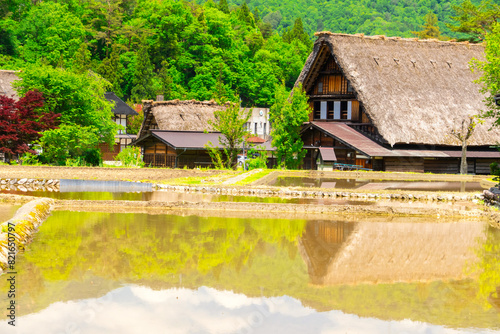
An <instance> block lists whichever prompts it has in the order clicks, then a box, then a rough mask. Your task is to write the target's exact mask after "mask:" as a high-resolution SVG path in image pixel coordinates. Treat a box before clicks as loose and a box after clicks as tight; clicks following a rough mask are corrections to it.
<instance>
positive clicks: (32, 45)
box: [0, 0, 312, 106]
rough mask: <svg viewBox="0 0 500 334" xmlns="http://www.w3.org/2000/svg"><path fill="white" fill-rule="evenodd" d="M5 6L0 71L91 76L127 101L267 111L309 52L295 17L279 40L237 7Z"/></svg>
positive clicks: (171, 0) (168, 3) (114, 0)
mask: <svg viewBox="0 0 500 334" xmlns="http://www.w3.org/2000/svg"><path fill="white" fill-rule="evenodd" d="M14 2H15V4H13V5H12V6H10V5H5V6H3V5H0V9H1V11H0V31H1V32H2V34H0V35H1V36H2V37H1V38H0V68H3V69H22V68H24V67H26V66H28V64H37V65H44V66H52V67H57V68H59V69H61V71H71V72H77V73H86V72H87V71H88V70H91V71H93V72H94V73H97V74H99V75H100V76H102V77H103V78H104V79H106V80H107V81H108V82H109V84H110V86H109V88H110V90H113V91H114V92H116V93H117V95H118V96H121V97H125V98H126V99H129V100H131V101H134V102H140V101H141V100H142V99H151V98H154V97H155V95H157V94H163V95H164V97H165V99H175V98H179V99H197V100H208V99H211V98H216V97H220V96H226V97H227V96H236V95H238V96H239V97H240V98H241V101H242V104H243V105H245V106H253V105H256V106H269V105H270V104H272V102H273V97H274V86H275V84H276V83H278V82H279V81H281V80H282V79H285V82H286V84H287V86H288V87H289V88H291V87H292V85H293V84H294V82H295V80H296V78H297V76H298V74H299V73H300V70H301V69H302V66H303V64H304V61H305V59H306V57H307V55H308V54H309V52H310V51H311V45H312V41H311V39H310V38H309V36H308V35H307V34H306V33H305V32H304V30H303V27H302V23H301V21H300V20H297V24H296V26H295V27H294V29H292V30H291V31H290V32H289V33H287V34H286V35H285V36H283V38H282V37H281V36H280V35H278V34H276V33H273V31H272V30H269V29H268V27H267V26H265V25H264V24H263V23H262V21H261V20H260V18H259V17H257V16H254V15H253V14H252V13H251V11H250V10H249V8H248V7H247V6H246V4H245V5H243V6H240V7H232V8H231V10H229V8H228V7H227V6H223V4H221V6H218V5H216V4H215V3H214V2H211V1H209V2H207V3H205V4H204V5H203V6H200V5H195V4H193V3H189V2H181V1H175V0H165V1H145V0H139V1H130V0H127V1H121V0H110V1H101V0H97V1H71V0H66V1H57V2H56V1H44V2H30V1H24V0H18V1H14ZM234 102H237V101H234Z"/></svg>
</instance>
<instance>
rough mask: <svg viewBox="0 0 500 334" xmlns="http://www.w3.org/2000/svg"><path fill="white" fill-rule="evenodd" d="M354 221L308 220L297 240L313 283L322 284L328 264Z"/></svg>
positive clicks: (350, 231) (350, 229)
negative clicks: (300, 236)
mask: <svg viewBox="0 0 500 334" xmlns="http://www.w3.org/2000/svg"><path fill="white" fill-rule="evenodd" d="M355 226H356V223H352V222H351V223H350V222H347V221H335V222H334V221H309V222H308V223H307V225H306V229H305V232H304V234H303V235H302V238H300V240H299V247H300V250H301V255H302V258H303V259H304V261H305V262H306V264H307V268H308V271H309V277H310V279H311V283H313V284H319V285H322V284H324V282H323V281H324V277H325V276H326V274H327V272H328V265H329V264H330V261H331V260H332V259H333V258H334V257H335V255H336V254H337V252H338V251H339V249H340V248H341V246H342V243H344V242H345V241H346V240H347V238H348V237H349V235H350V234H351V233H352V231H353V230H354V228H355Z"/></svg>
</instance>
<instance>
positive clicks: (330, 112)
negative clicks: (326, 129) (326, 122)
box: [326, 101, 333, 119]
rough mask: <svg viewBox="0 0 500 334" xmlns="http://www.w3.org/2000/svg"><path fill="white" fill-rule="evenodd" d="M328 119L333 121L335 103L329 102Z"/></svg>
mask: <svg viewBox="0 0 500 334" xmlns="http://www.w3.org/2000/svg"><path fill="white" fill-rule="evenodd" d="M326 110H327V115H326V118H327V119H333V101H328V103H327V109H326Z"/></svg>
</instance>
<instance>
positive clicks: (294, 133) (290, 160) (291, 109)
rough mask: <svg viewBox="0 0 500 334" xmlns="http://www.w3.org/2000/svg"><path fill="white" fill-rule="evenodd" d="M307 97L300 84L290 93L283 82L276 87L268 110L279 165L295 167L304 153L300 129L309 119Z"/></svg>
mask: <svg viewBox="0 0 500 334" xmlns="http://www.w3.org/2000/svg"><path fill="white" fill-rule="evenodd" d="M307 100H308V98H307V95H306V93H305V92H304V90H303V89H302V85H299V86H298V87H295V88H294V89H293V91H292V94H291V96H290V94H289V93H288V92H287V90H286V88H285V84H284V83H282V84H281V85H279V86H277V87H276V95H275V103H274V104H273V105H272V106H271V108H270V110H269V121H270V122H271V128H272V130H271V137H272V138H273V141H272V145H273V146H274V147H276V156H277V158H278V162H279V164H280V166H282V167H285V168H287V169H297V168H298V167H299V166H300V165H301V163H302V159H304V156H305V155H306V150H304V149H303V148H302V147H303V145H304V143H303V142H302V139H301V138H300V130H301V127H302V125H303V124H304V122H307V120H308V119H309V113H310V108H309V104H308V102H307Z"/></svg>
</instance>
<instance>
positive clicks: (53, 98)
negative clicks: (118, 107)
mask: <svg viewBox="0 0 500 334" xmlns="http://www.w3.org/2000/svg"><path fill="white" fill-rule="evenodd" d="M19 76H20V77H21V78H22V81H19V82H17V83H16V86H17V90H18V92H19V93H20V94H21V95H24V94H25V93H26V92H27V91H29V90H34V89H36V90H38V91H39V92H41V93H42V94H43V96H44V98H45V103H44V106H43V109H44V110H45V111H46V112H48V113H49V112H50V113H57V114H60V117H59V119H58V120H59V122H60V127H59V128H58V129H52V130H49V131H45V132H44V133H43V136H42V137H41V138H40V144H41V147H42V150H43V153H42V157H41V160H42V161H43V162H45V163H54V164H59V165H64V164H66V160H67V159H80V160H81V159H83V160H85V161H86V162H87V163H90V164H92V165H96V164H99V159H96V149H95V148H96V147H97V145H98V144H99V143H108V144H110V145H111V144H112V143H113V140H114V135H115V133H116V124H115V122H113V120H112V116H113V113H112V109H111V108H112V104H111V103H110V102H108V101H107V100H106V99H105V98H104V93H105V92H106V89H107V87H108V85H109V84H108V83H106V82H105V81H104V80H102V78H100V77H99V76H98V75H95V74H93V73H91V72H88V71H86V72H82V73H75V72H73V71H68V70H64V69H62V68H54V67H52V66H49V65H45V66H44V65H40V64H38V65H26V67H25V68H24V70H23V71H22V72H20V73H19ZM97 155H100V154H99V153H98V154H97ZM83 160H82V161H83ZM72 164H73V163H72ZM84 164H86V163H84Z"/></svg>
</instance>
